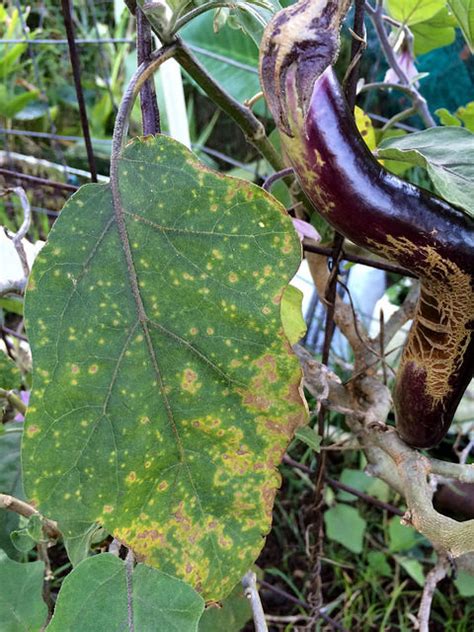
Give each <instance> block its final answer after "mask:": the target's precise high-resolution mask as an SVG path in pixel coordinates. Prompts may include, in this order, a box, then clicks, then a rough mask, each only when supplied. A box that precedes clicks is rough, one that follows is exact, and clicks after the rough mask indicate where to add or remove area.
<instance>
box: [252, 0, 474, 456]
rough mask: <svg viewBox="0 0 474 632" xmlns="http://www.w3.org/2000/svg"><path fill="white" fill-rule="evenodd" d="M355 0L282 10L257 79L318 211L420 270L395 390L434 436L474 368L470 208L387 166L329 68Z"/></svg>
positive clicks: (414, 427)
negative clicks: (372, 148)
mask: <svg viewBox="0 0 474 632" xmlns="http://www.w3.org/2000/svg"><path fill="white" fill-rule="evenodd" d="M349 4H350V2H348V1H347V0H344V1H342V2H337V1H334V0H301V1H300V2H298V3H297V4H295V5H293V6H291V7H289V8H288V9H284V10H282V11H280V12H279V13H278V14H277V15H275V17H274V18H273V19H272V21H271V22H270V23H269V24H268V26H267V28H266V30H265V33H264V36H263V39H262V44H261V49H260V76H261V82H262V86H263V90H264V93H265V97H266V99H267V102H268V104H269V107H270V109H271V111H272V114H273V116H274V118H275V121H276V124H277V126H278V129H279V131H280V134H281V138H282V145H283V147H284V150H285V152H286V155H287V157H288V160H289V162H290V163H291V165H292V166H293V168H294V170H295V173H296V175H297V177H298V179H299V181H300V183H301V186H302V188H303V190H304V192H305V194H306V195H307V196H308V198H309V199H310V200H311V202H312V203H313V204H314V206H315V208H316V209H317V210H318V212H319V213H321V215H323V216H324V217H325V219H327V221H328V222H329V223H330V224H332V226H334V228H335V229H337V230H338V231H339V232H340V233H342V234H343V235H344V236H345V237H347V238H348V239H350V240H351V241H353V242H354V243H355V244H358V245H359V246H362V247H364V248H367V249H368V250H370V251H371V252H373V253H375V254H377V255H380V256H383V257H385V258H386V259H388V260H390V261H394V262H396V263H398V264H400V265H402V266H404V267H405V268H407V269H408V270H411V271H412V272H414V273H415V274H416V275H417V276H418V277H419V278H420V280H421V293H420V299H419V302H418V305H417V309H416V316H415V318H414V321H413V325H412V328H411V330H410V334H409V337H408V341H407V343H406V346H405V349H404V351H403V355H402V359H401V362H400V366H399V369H398V373H397V379H396V384H395V388H394V393H393V399H394V405H395V414H396V424H397V429H398V431H399V433H400V435H401V437H402V438H403V439H404V440H405V441H406V443H408V444H409V445H412V446H415V447H420V448H428V447H432V446H434V445H436V444H437V443H439V442H440V441H441V439H442V438H443V437H444V436H445V434H446V432H447V431H448V429H449V426H450V424H451V421H452V419H453V416H454V413H455V411H456V408H457V405H458V403H459V400H460V399H461V397H462V395H463V393H464V391H465V389H466V387H467V385H468V383H469V381H470V379H471V377H472V370H473V359H474V336H473V329H474V281H473V276H474V220H473V219H472V218H471V217H469V216H468V215H466V214H465V213H463V212H462V211H461V210H459V209H457V208H454V207H453V206H451V205H449V204H448V203H446V202H445V201H443V200H441V199H440V198H438V197H436V196H434V195H432V194H431V193H429V192H427V191H425V190H423V189H420V188H418V187H416V186H413V185H412V184H409V183H407V182H405V181H403V180H401V179H400V178H398V177H396V176H394V175H393V174H391V173H389V172H387V171H386V170H385V169H384V168H383V167H382V166H381V165H380V164H379V163H378V162H377V161H376V160H375V158H374V157H373V156H372V154H371V153H370V151H369V150H368V148H367V146H366V145H365V143H364V141H363V139H362V137H361V136H360V134H359V132H358V130H357V127H356V125H355V123H354V119H353V116H352V113H351V111H350V109H349V107H348V105H347V102H346V100H345V97H344V94H343V92H342V89H341V86H340V84H339V82H338V80H337V78H336V76H335V74H334V71H333V68H332V64H333V62H334V61H335V59H336V58H337V54H338V49H339V29H340V24H341V21H342V19H343V17H344V15H345V13H346V11H347V8H348V5H349Z"/></svg>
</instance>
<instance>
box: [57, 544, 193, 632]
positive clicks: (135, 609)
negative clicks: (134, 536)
mask: <svg viewBox="0 0 474 632" xmlns="http://www.w3.org/2000/svg"><path fill="white" fill-rule="evenodd" d="M128 573H130V571H129V570H128V569H127V567H126V564H125V563H124V562H122V560H120V559H119V558H118V557H115V556H114V555H111V554H110V553H101V554H100V555H95V556H94V557H90V558H88V559H87V560H84V561H83V562H81V563H80V564H79V565H78V566H77V567H76V568H75V569H74V570H73V571H72V573H70V574H69V575H68V576H67V577H66V579H65V580H64V582H63V584H62V586H61V590H60V592H59V596H58V600H57V603H56V608H55V610H54V615H53V618H52V619H51V622H50V624H49V625H48V627H47V628H46V629H47V632H90V631H91V630H130V629H132V628H131V626H130V625H129V624H132V625H133V626H134V629H135V630H137V632H156V630H163V631H164V630H166V631H167V632H168V631H169V632H196V631H197V624H198V621H199V618H200V616H201V614H202V611H203V610H204V601H203V599H202V597H200V596H199V595H198V594H197V592H196V591H194V590H193V589H192V588H191V586H189V585H188V584H186V583H185V582H183V581H181V580H179V579H176V577H171V576H170V575H167V574H166V573H162V572H160V571H157V570H155V569H153V568H149V567H147V566H145V565H144V564H137V566H136V567H135V568H134V569H133V572H131V573H130V575H129V576H128V577H127V574H128Z"/></svg>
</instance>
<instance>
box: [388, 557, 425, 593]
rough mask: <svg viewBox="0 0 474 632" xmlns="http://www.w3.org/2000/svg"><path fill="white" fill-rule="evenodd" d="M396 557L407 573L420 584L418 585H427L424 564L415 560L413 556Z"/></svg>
mask: <svg viewBox="0 0 474 632" xmlns="http://www.w3.org/2000/svg"><path fill="white" fill-rule="evenodd" d="M395 559H396V560H397V562H398V563H399V564H400V566H401V567H402V568H403V570H404V571H405V572H406V573H407V575H409V576H410V577H411V578H412V579H413V580H414V581H415V582H416V583H417V584H418V586H424V585H425V574H424V573H423V566H422V565H421V563H420V562H419V561H418V560H414V559H412V558H411V557H404V556H402V555H395Z"/></svg>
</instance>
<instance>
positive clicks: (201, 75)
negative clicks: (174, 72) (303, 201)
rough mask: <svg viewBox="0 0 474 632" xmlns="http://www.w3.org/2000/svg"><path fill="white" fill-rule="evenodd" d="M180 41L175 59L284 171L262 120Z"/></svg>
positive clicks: (259, 149)
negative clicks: (210, 72) (211, 73)
mask: <svg viewBox="0 0 474 632" xmlns="http://www.w3.org/2000/svg"><path fill="white" fill-rule="evenodd" d="M177 41H178V49H177V52H176V60H177V61H178V62H179V64H180V65H181V66H182V68H184V70H186V72H187V73H188V74H189V75H190V77H191V78H192V79H194V81H195V82H196V83H197V84H198V85H199V87H200V88H202V89H203V90H204V92H205V93H206V94H207V96H208V97H209V98H210V99H212V101H214V103H215V104H216V105H218V106H219V107H220V108H221V109H222V110H223V111H224V112H225V113H226V114H227V115H228V116H230V118H231V119H233V120H234V121H235V123H237V125H238V126H239V127H240V129H241V130H242V131H243V133H244V135H245V138H246V139H247V141H248V142H249V143H251V144H252V145H254V147H256V149H258V151H259V152H260V153H261V154H262V156H263V157H264V158H265V159H266V160H267V161H268V162H269V163H270V164H271V166H272V167H273V168H274V169H275V171H281V170H282V169H285V167H286V166H287V165H286V164H285V163H284V162H283V160H282V158H281V156H280V154H279V153H278V152H277V150H276V149H275V147H274V146H273V145H272V144H271V142H270V141H269V140H268V137H267V135H266V133H265V127H264V126H263V123H262V122H261V121H259V120H258V118H257V117H256V116H255V115H254V114H253V112H252V111H251V110H250V108H248V107H245V106H244V105H242V104H241V103H239V102H238V101H236V99H234V98H233V97H231V96H230V94H228V93H227V92H226V91H225V90H224V89H223V88H222V87H221V86H220V85H219V84H218V83H217V82H216V81H215V80H214V79H213V78H212V77H211V75H209V73H208V72H207V70H206V69H205V68H204V67H203V66H202V65H201V64H200V63H199V62H198V60H197V59H196V58H195V57H194V55H193V54H192V53H191V52H190V50H189V49H188V47H187V46H186V44H184V42H183V41H182V40H177Z"/></svg>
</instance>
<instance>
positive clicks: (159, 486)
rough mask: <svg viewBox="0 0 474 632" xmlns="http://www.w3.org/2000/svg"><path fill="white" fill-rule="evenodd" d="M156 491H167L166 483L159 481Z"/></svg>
mask: <svg viewBox="0 0 474 632" xmlns="http://www.w3.org/2000/svg"><path fill="white" fill-rule="evenodd" d="M156 489H157V490H158V491H159V492H164V491H165V489H168V483H167V482H166V481H161V483H160V484H159V485H157V487H156Z"/></svg>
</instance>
